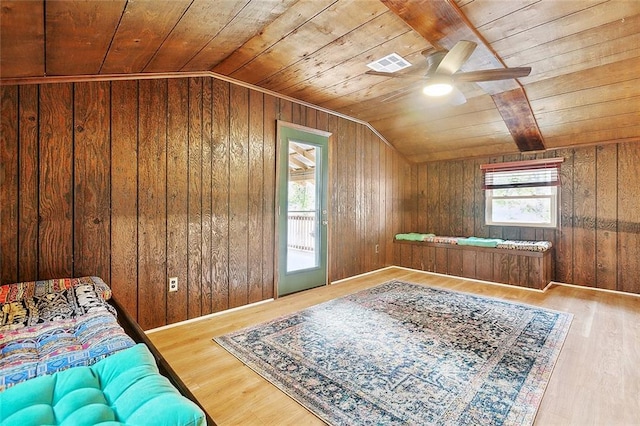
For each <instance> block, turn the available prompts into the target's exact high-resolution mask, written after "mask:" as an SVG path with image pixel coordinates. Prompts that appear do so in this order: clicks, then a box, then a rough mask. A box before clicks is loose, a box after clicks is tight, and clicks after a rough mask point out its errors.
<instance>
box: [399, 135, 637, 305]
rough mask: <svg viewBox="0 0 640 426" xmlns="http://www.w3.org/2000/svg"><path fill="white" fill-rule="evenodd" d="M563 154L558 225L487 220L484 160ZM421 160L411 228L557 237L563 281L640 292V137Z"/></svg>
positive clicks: (403, 250) (402, 254) (405, 255)
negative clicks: (544, 149) (535, 151)
mask: <svg viewBox="0 0 640 426" xmlns="http://www.w3.org/2000/svg"><path fill="white" fill-rule="evenodd" d="M556 156H557V157H564V159H565V161H564V163H563V164H562V167H561V179H562V184H561V188H560V191H561V194H560V204H561V206H560V222H561V224H560V227H559V228H558V229H543V228H526V227H506V226H486V225H484V194H483V191H482V189H481V179H482V173H481V171H480V167H479V166H480V164H483V163H492V162H502V161H518V160H527V159H533V158H544V157H556ZM416 167H417V175H418V176H417V180H415V181H414V180H413V179H411V181H410V182H411V183H412V184H415V186H414V191H413V197H412V199H411V200H410V205H411V206H413V207H414V208H415V209H416V212H417V224H416V225H417V226H416V227H406V226H403V230H404V231H405V232H409V231H419V232H433V233H436V234H439V235H456V236H472V235H475V236H479V237H493V238H504V239H516V240H518V239H522V240H549V241H552V242H553V244H554V246H555V249H554V250H555V253H554V255H555V261H554V264H555V273H554V280H555V281H559V282H564V283H570V284H577V285H583V286H589V287H597V288H602V289H608V290H618V291H624V292H630V293H640V280H638V277H640V201H639V200H640V143H638V142H627V143H609V144H602V145H596V146H588V147H579V148H573V149H562V150H556V151H547V152H545V153H543V154H522V155H508V156H498V157H491V158H481V159H474V160H464V161H446V162H433V163H424V164H421V165H418V166H416ZM405 182H408V180H406V179H405ZM396 246H397V247H396V253H395V260H396V263H398V264H403V263H404V264H407V265H406V266H409V263H410V262H411V254H410V253H409V250H410V246H408V245H399V244H398V245H396ZM408 247H409V248H408Z"/></svg>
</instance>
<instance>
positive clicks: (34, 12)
mask: <svg viewBox="0 0 640 426" xmlns="http://www.w3.org/2000/svg"><path fill="white" fill-rule="evenodd" d="M0 13H1V15H0V16H1V18H0V20H1V21H2V26H1V27H0V39H1V40H2V49H0V68H2V74H3V75H4V76H7V75H15V76H16V77H23V76H25V77H26V76H38V75H44V71H45V70H44V2H38V1H13V0H6V1H3V2H2V9H1V10H0ZM15 58H20V60H19V61H17V60H15Z"/></svg>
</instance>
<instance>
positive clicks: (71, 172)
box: [0, 78, 415, 329]
mask: <svg viewBox="0 0 640 426" xmlns="http://www.w3.org/2000/svg"><path fill="white" fill-rule="evenodd" d="M0 101H1V109H2V110H1V113H2V115H1V117H2V119H1V123H0V125H1V128H0V130H1V132H2V135H1V137H0V161H1V164H0V167H1V168H0V196H1V199H2V201H1V202H0V243H1V246H0V282H1V283H2V284H5V283H10V282H19V281H29V280H35V279H47V278H52V277H68V276H83V275H98V276H101V277H102V278H103V279H104V280H105V281H106V282H107V283H109V284H110V285H111V287H112V289H113V291H114V294H115V295H116V297H118V298H119V299H120V302H121V304H123V305H124V306H125V308H126V309H127V311H129V312H130V313H131V314H132V316H134V317H135V318H136V319H137V320H138V322H139V323H140V324H141V325H142V327H143V328H144V329H150V328H153V327H158V326H162V325H165V324H170V323H174V322H177V321H181V320H185V319H188V318H194V317H198V316H201V315H205V314H208V313H211V312H216V311H220V310H224V309H227V308H231V307H235V306H241V305H245V304H248V303H251V302H256V301H260V300H264V299H268V298H271V297H273V265H274V247H273V241H274V202H275V199H274V197H275V195H274V194H275V192H274V188H275V182H274V179H275V150H276V145H275V140H276V134H275V131H276V130H275V129H276V120H277V119H280V120H284V121H289V122H293V123H296V124H301V125H306V126H309V127H314V128H318V129H321V130H327V131H330V132H332V133H333V135H334V136H333V138H332V139H331V141H332V142H331V143H332V146H331V160H330V162H331V171H330V173H331V177H330V179H331V215H330V226H331V228H330V231H331V237H330V238H331V241H330V248H329V256H330V259H329V262H330V279H331V280H332V281H335V280H338V279H341V278H346V277H349V276H352V275H356V274H359V273H363V272H368V271H371V270H374V269H377V268H380V267H383V266H387V265H390V264H392V263H393V244H392V239H393V235H394V234H395V233H397V232H400V226H401V224H403V223H405V222H406V221H407V220H408V219H406V218H405V217H411V215H415V211H413V210H406V211H403V210H402V209H401V206H404V205H406V203H404V201H403V200H404V198H406V197H407V196H409V197H410V188H411V185H409V184H405V183H404V182H405V180H406V179H410V178H411V170H412V169H413V168H414V167H413V166H410V165H409V164H408V163H407V162H406V161H405V160H404V159H402V158H401V157H400V156H399V155H398V154H397V153H396V152H395V150H393V149H391V148H390V147H388V146H387V145H386V144H384V143H383V142H382V141H381V140H380V139H379V138H378V137H377V136H375V134H373V133H372V132H371V131H370V130H369V129H368V128H366V127H365V126H363V125H360V124H357V123H354V122H352V121H349V120H346V119H343V118H341V117H338V116H334V115H331V114H328V113H326V112H322V111H319V110H316V109H313V108H309V107H306V106H302V105H300V104H297V103H294V102H291V101H288V100H284V99H279V98H277V97H274V96H271V95H267V94H263V93H261V92H258V91H255V90H251V89H247V88H245V87H241V86H237V85H233V84H230V83H227V82H224V81H221V80H217V79H212V78H185V79H162V80H141V81H117V82H115V81H114V82H88V83H75V84H71V83H69V84H44V85H39V86H36V85H25V86H3V87H1V88H0ZM409 220H410V219H409ZM406 225H407V226H408V225H409V224H406ZM376 245H377V246H378V251H377V252H376ZM172 276H177V277H178V279H179V291H178V292H175V293H168V292H167V280H168V277H172Z"/></svg>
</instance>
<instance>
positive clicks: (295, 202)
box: [287, 141, 320, 272]
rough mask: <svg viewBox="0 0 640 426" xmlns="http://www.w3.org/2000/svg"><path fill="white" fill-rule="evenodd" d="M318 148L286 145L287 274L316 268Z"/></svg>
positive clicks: (295, 144)
mask: <svg viewBox="0 0 640 426" xmlns="http://www.w3.org/2000/svg"><path fill="white" fill-rule="evenodd" d="M319 149H320V148H319V147H316V146H313V145H307V144H304V143H301V142H294V141H289V173H288V182H287V184H288V185H287V186H288V191H287V192H288V200H287V201H288V202H287V206H288V208H287V209H288V211H287V272H292V271H299V270H303V269H310V268H317V267H318V266H319V260H320V258H319V247H318V244H319V238H316V237H317V236H318V235H319V227H318V226H319V218H320V214H319V213H320V206H319V201H320V200H319V197H318V188H317V185H316V182H317V180H318V179H317V176H316V172H317V168H316V158H319V156H318V155H317V151H318V150H319Z"/></svg>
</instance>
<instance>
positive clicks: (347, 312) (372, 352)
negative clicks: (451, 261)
mask: <svg viewBox="0 0 640 426" xmlns="http://www.w3.org/2000/svg"><path fill="white" fill-rule="evenodd" d="M571 319H572V316H571V315H570V314H566V313H561V312H555V311H550V310H547V309H541V308H538V307H534V306H528V305H523V304H517V303H510V302H506V301H502V300H498V299H491V298H486V297H481V296H475V295H471V294H465V293H460V292H455V291H449V290H443V289H439V288H433V287H428V286H424V285H417V284H411V283H406V282H402V281H390V282H387V283H385V284H382V285H379V286H377V287H373V288H370V289H367V290H363V291H360V292H358V293H355V294H352V295H349V296H345V297H342V298H339V299H335V300H332V301H329V302H325V303H322V304H319V305H316V306H313V307H311V308H308V309H305V310H303V311H300V312H296V313H293V314H290V315H287V316H284V317H281V318H278V319H275V320H272V321H269V322H266V323H263V324H259V325H256V326H252V327H249V328H245V329H243V330H239V331H237V332H233V333H230V334H227V335H224V336H221V337H216V338H214V340H215V341H216V342H217V343H218V344H220V345H221V346H222V347H224V348H225V349H226V350H227V351H229V352H230V353H231V354H233V355H234V356H236V357H237V358H238V359H240V360H241V361H242V362H243V363H244V364H246V365H247V366H248V367H250V368H251V369H253V370H254V371H256V372H257V373H258V374H260V375H261V376H263V377H264V378H265V379H267V380H268V381H270V382H271V383H273V384H274V385H276V386H277V387H278V388H280V389H281V390H282V391H283V392H285V393H286V394H288V395H289V396H291V397H292V398H294V399H295V400H297V401H298V402H299V403H300V404H302V405H303V406H305V407H306V408H307V409H308V410H310V411H311V412H313V413H314V414H315V415H317V416H318V417H320V418H321V419H322V420H324V421H325V422H327V423H329V424H331V425H497V424H499V425H528V424H531V423H533V420H534V418H535V415H536V411H537V409H538V406H539V404H540V401H541V399H542V395H543V393H544V390H545V387H546V385H547V382H548V380H549V377H550V375H551V371H552V369H553V366H554V364H555V362H556V359H557V357H558V355H559V353H560V349H561V347H562V344H563V342H564V339H565V337H566V335H567V332H568V330H569V326H570V323H571Z"/></svg>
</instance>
